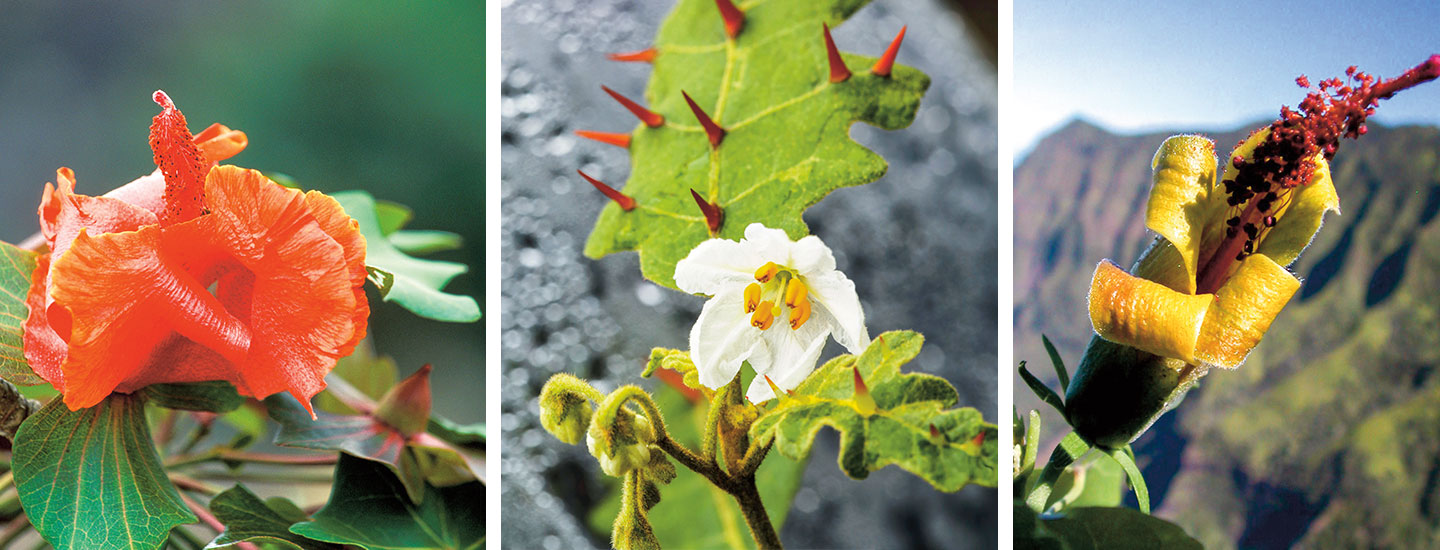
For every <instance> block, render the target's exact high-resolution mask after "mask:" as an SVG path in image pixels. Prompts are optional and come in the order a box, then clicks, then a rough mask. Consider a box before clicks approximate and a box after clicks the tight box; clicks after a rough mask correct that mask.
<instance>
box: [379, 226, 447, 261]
mask: <svg viewBox="0 0 1440 550" xmlns="http://www.w3.org/2000/svg"><path fill="white" fill-rule="evenodd" d="M386 238H387V239H389V240H390V244H392V245H395V248H397V249H399V250H400V251H401V252H404V253H406V254H414V255H424V254H434V253H436V252H444V251H446V250H457V249H459V248H460V246H461V245H462V244H464V242H463V241H461V239H460V235H457V234H455V233H451V232H449V231H396V232H394V233H391V234H390V235H389V236H387V237H386Z"/></svg>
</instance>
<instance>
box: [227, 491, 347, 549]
mask: <svg viewBox="0 0 1440 550" xmlns="http://www.w3.org/2000/svg"><path fill="white" fill-rule="evenodd" d="M210 512H211V513H213V514H215V519H218V520H220V523H223V524H225V532H224V533H220V536H219V537H216V538H215V540H214V541H211V542H210V544H208V545H206V546H205V548H206V550H210V549H212V548H230V547H233V546H235V545H237V544H239V543H242V542H266V543H270V544H274V545H276V546H280V547H283V548H299V549H301V550H338V549H339V548H340V547H339V546H336V545H334V544H329V543H324V542H317V541H313V540H310V539H307V538H305V537H302V536H300V535H297V534H295V533H291V532H290V526H292V525H294V524H296V523H298V522H301V521H306V520H308V519H309V518H308V517H306V516H305V513H304V512H301V511H300V510H299V509H298V508H296V507H295V505H294V504H291V503H290V501H288V500H285V499H278V500H276V499H272V502H266V501H264V500H260V497H258V496H255V493H252V492H250V490H249V489H246V488H245V486H244V485H236V486H234V487H232V488H230V489H228V490H226V491H225V492H222V493H220V494H218V495H215V498H214V499H212V500H211V501H210Z"/></svg>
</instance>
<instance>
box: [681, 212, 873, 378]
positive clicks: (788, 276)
mask: <svg viewBox="0 0 1440 550" xmlns="http://www.w3.org/2000/svg"><path fill="white" fill-rule="evenodd" d="M675 284H676V285H677V286H679V287H680V289H681V290H684V291H686V292H689V293H692V294H706V295H709V296H710V297H711V298H710V300H709V301H707V302H705V306H704V308H703V309H701V311H700V318H699V319H697V320H696V321H695V326H694V327H693V328H691V330H690V358H691V360H693V361H694V362H695V367H696V369H697V370H698V373H699V378H700V383H701V384H704V385H705V386H706V387H709V388H715V389H718V388H720V387H721V386H724V385H725V384H726V383H728V382H730V380H731V379H732V378H734V376H735V373H736V372H739V370H740V365H741V364H742V363H744V362H746V361H749V362H750V366H751V367H752V368H754V369H755V372H756V374H757V376H756V377H755V379H754V380H753V381H752V382H751V383H750V388H749V390H748V391H747V392H746V397H748V398H749V399H750V401H752V402H755V403H759V402H762V401H765V400H768V399H771V398H772V397H774V396H775V395H774V392H773V391H772V390H771V389H770V385H769V384H766V383H765V377H769V378H770V380H772V381H773V382H774V383H775V385H776V386H778V387H779V388H780V389H782V390H789V389H793V388H794V387H795V386H798V385H800V382H801V381H803V380H805V377H807V376H809V374H810V372H811V371H813V370H815V362H816V361H817V360H818V359H819V358H820V350H821V349H822V348H824V347H825V342H826V341H827V340H828V338H829V337H830V336H831V335H833V336H834V337H835V341H837V342H839V343H840V345H842V346H845V348H846V349H847V350H849V351H850V352H851V353H860V352H862V351H864V349H865V347H866V346H868V345H869V344H870V335H869V333H868V332H867V331H866V329H865V314H864V312H863V311H862V310H861V308H860V298H859V297H858V296H857V295H856V294H855V283H852V282H851V281H850V279H848V278H846V277H845V274H844V273H841V272H839V271H836V269H835V257H834V255H832V254H831V253H830V249H829V248H827V247H826V246H825V243H823V242H821V241H820V238H819V237H816V236H814V235H810V236H807V237H804V238H802V239H800V240H799V241H791V240H790V238H789V237H788V236H786V235H785V232H784V231H781V230H779V229H770V228H767V227H765V226H764V225H761V224H758V223H753V224H750V225H749V226H748V227H746V228H745V237H744V238H743V239H741V240H740V241H739V242H736V241H731V240H727V239H710V240H708V241H705V242H702V243H700V245H699V246H696V247H695V249H694V250H691V251H690V254H689V255H688V256H686V257H685V259H683V260H680V262H679V263H678V264H676V266H675Z"/></svg>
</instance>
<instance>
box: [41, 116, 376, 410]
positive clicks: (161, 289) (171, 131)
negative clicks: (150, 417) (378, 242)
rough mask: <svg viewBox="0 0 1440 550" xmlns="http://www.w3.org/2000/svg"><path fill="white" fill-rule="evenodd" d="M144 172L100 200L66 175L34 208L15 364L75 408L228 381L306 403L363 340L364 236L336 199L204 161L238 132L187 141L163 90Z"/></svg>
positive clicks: (234, 148) (220, 155)
mask: <svg viewBox="0 0 1440 550" xmlns="http://www.w3.org/2000/svg"><path fill="white" fill-rule="evenodd" d="M155 101H156V103H159V104H160V105H161V107H162V112H161V114H160V115H158V116H156V117H155V123H154V125H153V126H151V129H150V144H151V148H152V149H153V150H154V154H155V164H156V165H157V166H158V167H159V170H157V171H156V173H154V174H151V175H149V176H145V177H142V178H140V179H137V180H135V181H134V182H131V183H129V184H127V185H125V186H123V187H121V188H119V189H116V190H115V191H113V192H111V193H109V194H107V195H105V196H99V197H95V196H87V195H82V194H78V193H76V192H75V176H74V173H72V172H71V171H70V170H69V169H67V168H61V169H60V170H59V171H58V173H57V175H56V182H55V185H53V186H51V185H47V186H46V189H45V196H44V199H43V201H42V202H41V205H40V226H41V232H42V234H43V236H44V238H45V242H46V244H47V245H48V250H47V251H45V252H44V253H42V254H41V256H40V258H39V261H38V264H37V266H36V269H35V272H34V275H33V277H32V284H31V286H30V293H29V296H28V297H27V301H26V303H27V305H28V306H29V308H30V315H29V318H28V319H26V321H25V358H26V359H27V360H28V361H29V363H30V366H31V368H33V369H34V370H35V372H36V374H38V375H40V377H42V378H44V379H45V380H47V381H49V382H50V383H51V384H53V385H54V386H55V388H56V389H58V390H60V392H61V393H62V394H63V395H64V399H65V404H66V405H68V406H69V407H70V408H72V409H79V408H84V407H89V406H93V405H95V404H96V403H99V402H100V401H101V400H103V399H104V398H105V396H107V395H109V394H110V393H111V392H117V391H118V392H133V391H135V390H138V389H140V388H143V387H145V386H147V385H150V384H157V383H173V382H199V381H206V380H225V381H228V382H230V383H232V384H234V385H235V387H236V388H237V389H238V390H239V391H240V393H242V394H244V395H250V396H255V397H260V398H263V397H265V396H268V395H271V394H274V393H279V392H282V391H287V392H289V393H290V394H291V395H294V396H295V397H296V398H297V399H298V400H300V402H301V403H304V404H305V405H306V407H307V408H308V407H309V403H310V398H311V397H312V396H314V395H315V394H316V393H318V392H319V391H320V390H322V389H324V387H325V382H324V377H325V375H326V373H328V372H329V371H330V369H331V368H333V367H334V366H335V361H336V359H338V358H339V357H342V356H345V355H348V354H349V353H350V352H351V351H353V350H354V347H355V345H356V344H358V343H359V341H360V339H361V338H363V337H364V335H365V325H366V318H367V317H368V315H369V305H368V304H367V303H366V300H365V293H364V288H363V285H364V282H365V265H364V260H365V258H364V256H365V239H364V237H362V236H361V235H360V232H359V226H358V224H357V223H356V222H355V220H353V219H351V218H350V217H349V216H347V215H346V214H345V212H344V210H342V209H341V208H340V205H339V203H337V202H335V200H334V199H331V198H329V197H327V196H325V195H322V194H320V193H318V192H313V191H312V192H310V193H302V192H300V191H297V190H293V189H286V188H284V187H281V186H280V185H278V184H276V183H274V182H272V181H270V180H269V179H267V178H266V177H265V176H263V175H261V174H260V173H259V172H256V171H254V170H245V169H241V168H237V167H234V166H216V163H217V162H219V161H221V160H224V159H226V158H229V157H230V156H232V155H234V154H236V153H238V152H240V151H241V150H242V149H244V147H245V145H246V143H247V142H246V138H245V135H244V134H242V133H240V132H237V131H233V130H230V129H229V128H226V127H224V126H221V125H218V124H216V125H213V126H211V127H210V128H208V129H206V130H205V131H204V132H201V133H200V134H199V135H195V136H191V135H190V132H189V130H188V129H186V125H185V118H184V116H183V115H182V114H181V113H180V111H179V110H178V109H176V108H175V106H174V104H172V103H171V101H170V98H169V97H167V96H165V94H164V93H163V92H156V93H155Z"/></svg>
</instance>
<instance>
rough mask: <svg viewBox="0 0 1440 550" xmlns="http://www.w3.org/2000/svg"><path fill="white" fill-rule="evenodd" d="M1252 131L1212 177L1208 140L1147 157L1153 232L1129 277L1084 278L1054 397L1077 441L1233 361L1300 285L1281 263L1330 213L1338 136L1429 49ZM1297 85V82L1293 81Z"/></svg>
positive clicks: (1116, 273)
mask: <svg viewBox="0 0 1440 550" xmlns="http://www.w3.org/2000/svg"><path fill="white" fill-rule="evenodd" d="M1346 75H1347V77H1349V82H1345V81H1342V80H1341V79H1338V78H1335V79H1329V80H1326V81H1323V82H1321V83H1320V84H1319V89H1318V91H1312V92H1311V93H1310V94H1308V95H1307V97H1306V98H1305V100H1304V101H1302V102H1301V103H1300V109H1299V110H1298V111H1295V110H1291V109H1289V108H1288V107H1287V108H1283V109H1281V114H1280V119H1278V120H1276V121H1275V122H1273V123H1272V124H1270V125H1269V126H1267V127H1265V128H1261V129H1260V130H1258V131H1256V132H1254V133H1253V134H1251V135H1250V136H1249V137H1248V138H1246V139H1245V140H1244V141H1242V142H1241V143H1240V144H1239V145H1237V146H1236V148H1235V150H1234V151H1233V152H1232V153H1231V154H1230V156H1229V157H1227V162H1226V163H1225V170H1224V172H1223V174H1221V175H1220V177H1219V178H1217V177H1216V158H1215V147H1214V144H1213V143H1212V142H1211V141H1210V140H1208V139H1205V138H1202V137H1198V136H1176V137H1172V138H1170V139H1168V140H1166V141H1165V143H1164V144H1162V145H1161V146H1160V150H1159V151H1158V152H1157V153H1156V154H1155V160H1154V161H1153V163H1152V169H1153V170H1154V186H1153V187H1152V189H1151V191H1150V198H1149V202H1148V204H1147V205H1146V211H1145V226H1146V227H1148V228H1149V229H1151V230H1153V231H1154V232H1155V233H1157V234H1158V237H1157V238H1156V239H1155V241H1154V243H1153V244H1152V245H1151V246H1150V248H1148V249H1147V250H1146V251H1145V252H1144V253H1142V254H1141V256H1140V259H1139V260H1138V261H1137V262H1136V263H1135V265H1134V267H1133V269H1132V270H1131V272H1130V273H1126V272H1125V271H1124V270H1122V269H1121V268H1120V267H1119V266H1116V265H1115V264H1114V263H1111V262H1110V261H1108V260H1107V261H1103V262H1101V263H1100V265H1099V266H1098V267H1097V268H1096V270H1095V275H1094V278H1093V280H1092V281H1091V284H1090V307H1089V309H1090V322H1091V324H1092V326H1093V327H1094V329H1095V334H1096V338H1094V339H1092V340H1091V342H1090V346H1089V347H1088V348H1087V349H1086V352H1085V356H1084V358H1083V359H1082V361H1081V365H1080V367H1079V369H1078V370H1077V371H1076V375H1075V378H1074V379H1073V380H1072V381H1071V384H1070V387H1069V389H1068V392H1067V399H1066V410H1067V416H1068V417H1069V420H1070V422H1071V424H1072V425H1073V426H1074V427H1075V429H1076V431H1077V432H1079V433H1080V434H1081V435H1082V436H1084V437H1085V438H1086V439H1088V440H1090V441H1091V442H1094V443H1096V444H1099V445H1104V446H1111V447H1116V446H1123V445H1124V444H1126V443H1129V442H1130V441H1131V440H1133V439H1134V438H1135V437H1138V436H1139V434H1140V433H1143V432H1144V430H1145V429H1146V428H1148V427H1149V425H1150V424H1151V423H1153V422H1154V421H1155V419H1156V418H1158V416H1159V415H1160V414H1163V413H1164V411H1166V410H1168V409H1169V408H1171V407H1173V406H1174V405H1175V404H1176V403H1178V401H1179V399H1180V398H1181V397H1183V396H1184V394H1185V392H1186V391H1187V390H1188V389H1189V388H1190V387H1192V386H1193V385H1194V383H1195V382H1196V381H1197V380H1199V378H1200V377H1202V376H1205V374H1206V373H1207V372H1208V371H1209V369H1211V368H1214V367H1219V368H1223V369H1234V368H1237V367H1239V366H1240V364H1241V363H1242V362H1244V360H1245V358H1246V356H1247V355H1248V354H1249V353H1250V351H1251V350H1253V349H1254V348H1255V346H1256V345H1257V344H1259V343H1260V339H1261V338H1262V337H1263V336H1264V335H1265V333H1266V331H1268V330H1269V328H1270V325H1271V323H1272V322H1273V321H1274V320H1275V317H1276V316H1277V315H1278V314H1279V313H1280V310H1281V309H1283V308H1284V307H1285V304H1286V303H1288V302H1289V301H1290V298H1291V297H1292V296H1293V295H1294V294H1295V292H1296V291H1297V290H1299V288H1300V280H1299V279H1297V278H1296V277H1295V276H1294V275H1292V274H1291V273H1290V272H1289V271H1288V270H1287V269H1286V268H1285V267H1284V266H1286V265H1289V264H1290V263H1292V262H1294V261H1295V259H1296V258H1298V257H1299V255H1300V253H1301V252H1302V251H1303V250H1305V248H1306V247H1307V246H1309V244H1310V240H1311V238H1313V237H1314V235H1315V232H1316V231H1317V230H1319V228H1320V224H1321V221H1322V218H1323V217H1324V215H1325V213H1326V212H1330V211H1336V212H1338V211H1339V210H1340V200H1339V196H1338V195H1337V193H1336V191H1335V186H1334V184H1333V183H1332V182H1331V181H1330V170H1329V164H1328V160H1329V159H1330V158H1332V157H1333V156H1334V155H1335V152H1336V150H1337V149H1338V146H1339V140H1340V138H1341V137H1350V138H1356V137H1359V136H1360V135H1363V134H1364V133H1365V119H1366V117H1367V116H1369V115H1370V114H1372V113H1374V110H1375V105H1376V103H1377V102H1378V101H1379V100H1380V99H1385V98H1388V97H1390V96H1391V95H1393V94H1394V93H1395V92H1397V91H1399V90H1402V89H1405V88H1408V87H1410V86H1413V85H1415V84H1418V83H1421V82H1425V81H1428V80H1433V79H1435V78H1436V76H1437V75H1440V56H1433V57H1431V58H1430V59H1429V60H1428V61H1426V62H1425V63H1422V64H1421V65H1419V66H1417V67H1415V68H1414V69H1411V70H1410V71H1408V72H1406V73H1405V74H1403V75H1401V76H1399V77H1397V78H1395V79H1392V80H1387V81H1379V82H1377V81H1376V79H1375V78H1374V77H1371V76H1369V75H1367V74H1365V73H1362V72H1358V71H1356V69H1355V67H1350V69H1349V70H1347V71H1346ZM1296 82H1297V83H1298V84H1300V85H1301V86H1303V87H1306V88H1308V87H1309V86H1310V82H1309V80H1308V79H1306V78H1305V77H1303V76H1302V77H1300V78H1299V79H1297V80H1296Z"/></svg>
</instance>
